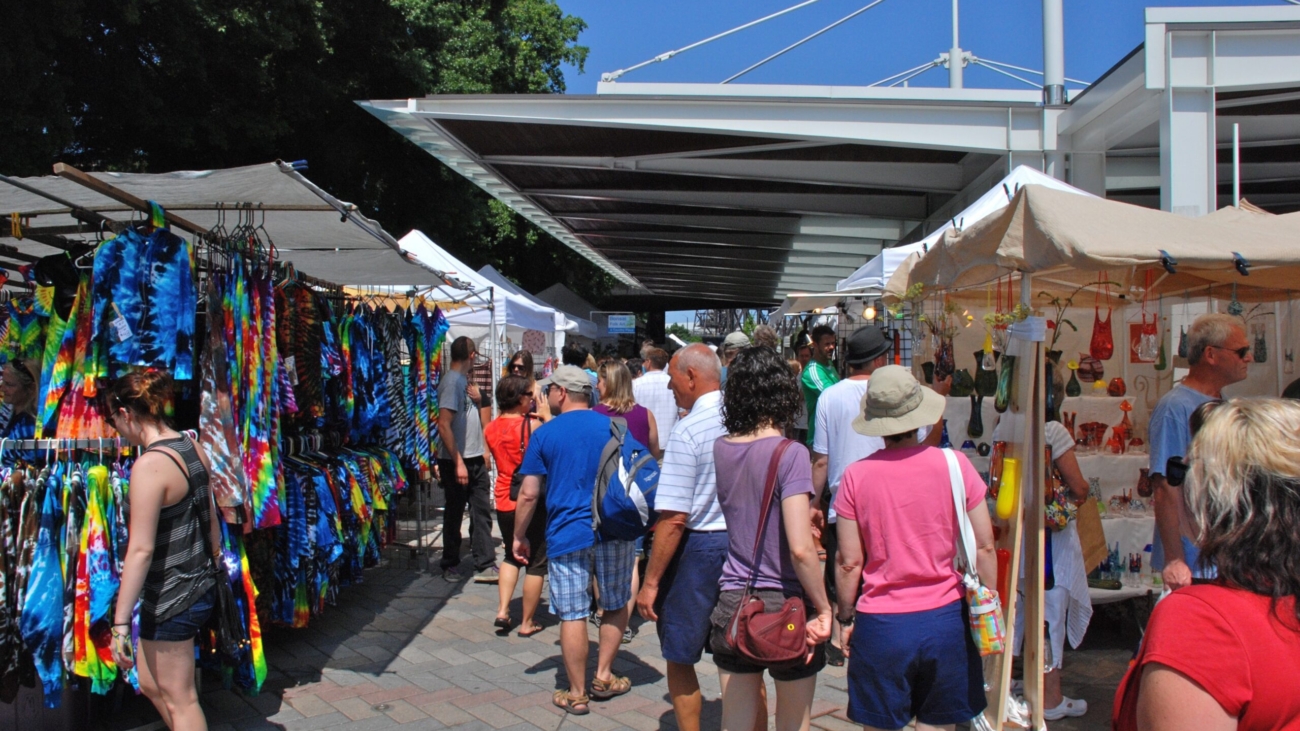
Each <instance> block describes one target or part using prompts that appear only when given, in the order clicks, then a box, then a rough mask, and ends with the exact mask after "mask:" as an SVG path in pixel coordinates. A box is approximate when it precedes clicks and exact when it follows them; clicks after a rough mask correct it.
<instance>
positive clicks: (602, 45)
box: [558, 0, 1285, 94]
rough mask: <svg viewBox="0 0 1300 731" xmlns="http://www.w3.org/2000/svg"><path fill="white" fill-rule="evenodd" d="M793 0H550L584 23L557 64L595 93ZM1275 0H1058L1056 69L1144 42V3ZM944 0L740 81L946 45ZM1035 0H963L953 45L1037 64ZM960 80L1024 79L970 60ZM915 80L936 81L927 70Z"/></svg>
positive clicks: (701, 58)
mask: <svg viewBox="0 0 1300 731" xmlns="http://www.w3.org/2000/svg"><path fill="white" fill-rule="evenodd" d="M867 1H868V0H820V2H817V3H816V4H814V5H810V6H808V7H806V8H802V9H800V10H796V11H794V12H793V13H790V14H789V15H786V16H783V17H781V18H777V19H775V20H771V21H768V22H767V23H765V24H763V25H760V26H757V27H755V28H750V29H748V30H745V31H741V32H740V33H737V34H736V35H733V36H730V37H728V38H724V39H721V40H718V41H714V42H713V43H710V44H708V45H706V46H703V47H701V48H698V49H695V50H692V51H688V52H686V53H683V54H681V55H679V56H677V57H675V58H673V59H671V60H669V61H666V62H663V63H658V64H653V65H651V66H648V67H646V68H644V69H640V70H638V71H633V72H631V73H629V74H628V75H627V76H625V77H623V80H624V81H642V82H651V81H660V82H664V81H683V82H718V81H721V80H722V79H725V78H726V77H728V76H730V75H731V74H733V73H735V72H737V71H740V70H741V69H743V68H745V67H746V66H749V65H750V64H752V63H754V62H756V61H759V60H761V59H762V58H764V57H765V56H767V55H769V54H771V53H774V52H776V51H778V50H780V49H782V48H784V47H785V46H787V45H789V44H791V43H793V42H794V41H797V40H799V39H800V38H803V37H804V36H806V35H808V34H810V33H812V32H814V31H816V30H818V29H820V28H822V27H824V26H826V25H829V24H830V23H832V22H834V21H835V20H838V19H839V18H842V17H844V16H845V15H848V14H849V13H851V12H853V11H854V10H857V9H858V8H860V7H862V6H863V5H866V4H867ZM796 2H797V0H743V1H742V0H558V3H559V5H560V7H561V8H562V9H563V10H564V11H565V12H566V13H569V14H571V15H577V16H578V17H580V18H582V19H583V20H585V21H587V25H588V28H587V30H586V31H585V32H583V34H582V37H581V41H580V42H581V43H582V44H584V45H586V46H588V47H589V48H590V49H591V54H590V55H589V56H588V57H587V65H586V73H584V74H578V73H576V69H574V68H572V67H569V68H566V70H565V80H566V84H567V86H568V91H569V93H571V94H594V93H595V91H596V82H597V81H599V80H600V74H601V73H602V72H608V71H614V70H616V69H620V68H626V67H628V66H631V65H633V64H636V63H640V62H641V61H645V60H646V59H649V58H652V57H654V56H656V55H658V54H660V53H663V52H665V51H669V50H672V49H676V48H680V47H682V46H685V45H687V44H690V43H693V42H695V41H698V40H701V39H703V38H707V37H708V36H711V35H713V34H715V33H720V32H722V31H724V30H727V29H729V28H733V27H735V26H738V25H741V24H743V23H745V22H748V21H750V20H755V19H757V18H759V17H762V16H764V15H767V14H769V13H772V12H775V11H777V10H781V9H783V8H786V7H789V6H791V5H794V4H796ZM1282 4H1285V3H1283V1H1282V0H1274V1H1273V2H1268V0H1065V73H1066V76H1068V77H1070V78H1075V79H1081V80H1084V81H1093V80H1095V79H1096V78H1097V77H1098V76H1100V75H1101V74H1103V73H1105V72H1106V70H1107V69H1109V68H1110V67H1111V66H1113V65H1114V64H1115V63H1116V62H1118V61H1119V60H1120V59H1122V58H1123V57H1124V56H1125V55H1127V54H1128V52H1129V51H1131V50H1133V49H1134V48H1136V47H1137V45H1138V44H1139V43H1141V42H1142V35H1143V9H1144V8H1146V7H1150V6H1169V5H1172V6H1206V5H1217V6H1225V5H1282ZM951 18H952V3H951V0H885V2H883V3H881V4H880V5H878V6H876V7H874V8H872V9H871V10H868V11H866V12H865V13H863V14H862V15H860V16H858V17H856V18H854V19H853V20H850V21H848V22H847V23H845V24H844V25H841V26H840V27H838V28H836V29H834V30H832V31H830V32H828V33H827V34H825V35H823V36H821V37H820V38H817V39H815V40H813V41H811V42H809V43H808V44H806V45H804V46H802V47H800V48H798V49H795V50H794V51H791V52H790V53H788V54H786V55H785V56H783V57H781V58H779V59H777V60H775V61H773V62H771V63H769V64H767V65H766V66H763V67H760V68H759V69H757V70H755V71H753V72H751V73H750V74H748V75H747V76H745V77H742V81H744V82H748V83H785V84H843V85H865V84H870V83H873V82H875V81H878V80H880V79H882V78H884V77H887V76H890V75H893V74H895V73H898V72H900V71H904V70H906V69H909V68H912V67H914V66H918V65H920V64H923V63H926V62H927V61H930V60H932V59H934V58H936V57H937V56H938V55H939V53H940V52H942V51H946V50H947V49H948V46H949V45H950V44H951V34H952V26H951ZM1042 32H1043V28H1042V2H1041V0H962V3H961V45H962V48H963V49H965V50H967V51H971V52H973V53H975V55H977V56H982V57H984V58H988V59H991V60H994V61H1001V62H1004V63H1010V64H1015V65H1017V66H1024V67H1027V68H1032V69H1038V70H1041V69H1042V67H1043V52H1042ZM966 74H967V77H966V84H967V85H968V86H982V87H997V88H1008V87H1009V88H1017V87H1019V88H1029V87H1027V86H1025V85H1023V84H1021V83H1020V82H1017V81H1015V80H1013V79H1009V78H1006V77H1004V76H1000V75H998V74H996V73H994V72H992V71H988V70H986V69H983V68H980V67H974V68H971V67H968V68H967V70H966ZM912 83H913V85H922V86H946V85H947V72H946V71H945V70H943V69H934V70H931V71H929V72H928V73H926V74H924V75H922V76H920V77H918V78H917V79H915V80H914V81H913V82H912Z"/></svg>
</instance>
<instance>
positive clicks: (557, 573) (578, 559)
mask: <svg viewBox="0 0 1300 731" xmlns="http://www.w3.org/2000/svg"><path fill="white" fill-rule="evenodd" d="M593 562H594V563H595V573H596V586H597V587H598V588H599V589H600V608H601V609H603V610H605V611H607V612H609V611H614V610H617V609H622V608H623V607H625V606H627V603H628V602H629V601H631V600H632V566H633V565H634V564H635V562H636V542H635V541H605V542H603V543H597V544H596V545H594V546H589V547H587V548H581V549H578V550H577V551H570V552H568V553H566V554H564V555H563V556H548V557H547V563H548V564H549V566H550V581H551V611H552V612H554V613H555V614H557V615H559V617H560V621H562V622H572V621H574V620H579V619H586V618H587V615H588V614H590V612H591V574H592V563H593Z"/></svg>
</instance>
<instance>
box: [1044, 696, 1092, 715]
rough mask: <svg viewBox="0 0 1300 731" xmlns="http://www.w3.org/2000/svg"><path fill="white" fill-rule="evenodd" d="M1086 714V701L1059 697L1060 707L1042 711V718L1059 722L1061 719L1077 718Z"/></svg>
mask: <svg viewBox="0 0 1300 731" xmlns="http://www.w3.org/2000/svg"><path fill="white" fill-rule="evenodd" d="M1087 712H1088V701H1085V700H1082V699H1080V698H1066V697H1064V696H1062V697H1061V705H1059V706H1057V707H1056V708H1045V709H1043V718H1045V719H1047V720H1048V721H1059V720H1061V719H1062V718H1078V717H1079V716H1082V715H1083V714H1085V713H1087Z"/></svg>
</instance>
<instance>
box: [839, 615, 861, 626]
mask: <svg viewBox="0 0 1300 731" xmlns="http://www.w3.org/2000/svg"><path fill="white" fill-rule="evenodd" d="M855 619H857V615H850V616H849V618H848V619H844V618H843V617H836V618H835V620H836V621H837V622H839V623H840V626H841V627H852V626H853V620H855Z"/></svg>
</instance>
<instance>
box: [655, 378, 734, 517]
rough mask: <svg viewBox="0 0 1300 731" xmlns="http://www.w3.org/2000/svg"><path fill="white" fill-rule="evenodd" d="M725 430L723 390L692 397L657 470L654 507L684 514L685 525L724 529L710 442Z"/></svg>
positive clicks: (671, 435)
mask: <svg viewBox="0 0 1300 731" xmlns="http://www.w3.org/2000/svg"><path fill="white" fill-rule="evenodd" d="M726 433H727V429H726V427H724V426H723V425H722V392H721V391H712V392H710V393H706V394H704V395H703V396H701V397H699V398H698V399H696V400H695V405H694V406H692V407H691V413H689V414H687V415H686V416H683V417H682V418H681V419H679V420H678V422H677V424H676V425H675V426H674V427H673V430H672V434H670V435H669V437H668V446H667V448H666V449H665V450H664V463H663V466H662V467H661V468H660V470H659V487H658V488H657V489H656V491H655V509H656V510H671V511H673V512H676V513H686V514H687V519H686V527H687V528H689V529H691V530H699V531H718V530H726V529H727V520H726V518H724V517H723V516H722V506H720V505H718V478H717V474H716V472H715V470H714V466H713V443H714V442H715V441H717V440H718V437H721V436H723V435H725V434H726Z"/></svg>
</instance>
